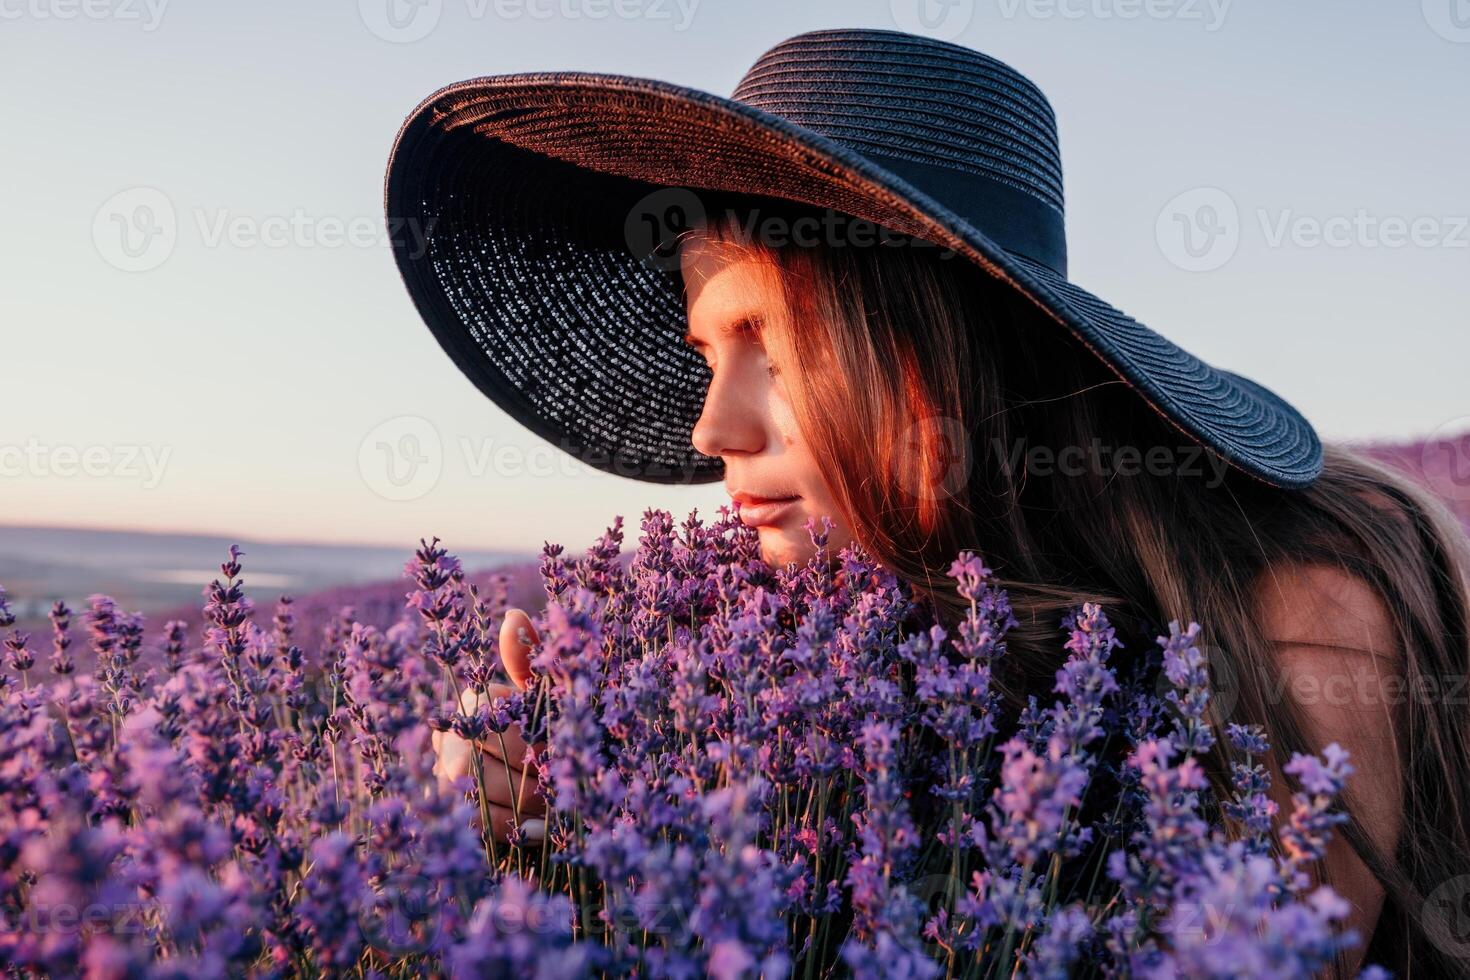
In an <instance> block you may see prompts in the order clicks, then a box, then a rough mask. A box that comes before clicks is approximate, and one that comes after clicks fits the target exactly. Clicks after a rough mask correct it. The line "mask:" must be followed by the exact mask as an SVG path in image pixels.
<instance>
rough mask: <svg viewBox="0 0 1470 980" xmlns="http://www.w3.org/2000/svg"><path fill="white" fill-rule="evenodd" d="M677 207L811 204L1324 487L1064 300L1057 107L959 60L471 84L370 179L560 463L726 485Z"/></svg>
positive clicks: (1247, 406)
mask: <svg viewBox="0 0 1470 980" xmlns="http://www.w3.org/2000/svg"><path fill="white" fill-rule="evenodd" d="M696 191H718V192H731V193H736V194H752V195H761V196H765V197H773V198H780V199H784V200H791V201H796V202H801V203H804V204H809V205H816V206H822V207H828V208H832V209H835V210H836V211H839V212H842V213H844V214H846V215H852V216H856V217H858V218H860V219H865V220H868V221H871V222H874V223H875V224H877V225H879V226H881V227H882V228H885V229H893V230H894V231H897V232H899V233H900V234H903V235H908V236H915V237H918V238H920V239H923V240H926V241H932V242H934V243H937V244H939V245H941V246H944V247H947V248H952V249H955V250H956V251H957V252H958V253H959V254H961V255H963V256H964V257H965V258H967V259H969V260H971V261H973V262H975V263H977V264H979V265H980V266H981V267H983V268H984V269H985V270H987V271H988V272H990V273H991V274H992V275H994V276H997V277H998V278H1000V279H1002V280H1004V281H1005V282H1007V283H1009V284H1010V285H1011V286H1013V287H1014V288H1016V289H1018V290H1020V291H1021V293H1022V294H1024V295H1025V296H1026V297H1028V298H1029V299H1031V300H1032V301H1033V302H1035V303H1036V304H1037V305H1038V306H1039V307H1041V308H1042V309H1043V310H1044V311H1045V312H1047V313H1049V314H1050V315H1051V317H1052V318H1053V319H1055V320H1056V321H1057V322H1058V323H1060V324H1061V325H1062V326H1064V327H1066V328H1067V329H1069V330H1070V331H1071V332H1072V333H1073V334H1075V335H1076V336H1077V338H1078V339H1080V340H1081V341H1082V342H1083V344H1085V345H1086V346H1087V347H1088V348H1089V349H1091V350H1092V351H1093V352H1094V353H1095V354H1097V355H1098V356H1099V357H1100V358H1102V360H1103V361H1104V362H1106V363H1107V364H1108V365H1109V366H1110V367H1111V368H1112V369H1113V371H1114V372H1116V373H1117V374H1118V375H1119V376H1120V377H1121V378H1122V379H1123V380H1124V381H1126V382H1127V383H1128V384H1129V385H1131V386H1132V387H1133V388H1134V389H1135V390H1137V391H1138V392H1139V394H1140V395H1141V396H1142V397H1143V398H1145V399H1146V400H1147V401H1148V402H1149V404H1151V405H1152V406H1153V407H1154V408H1155V409H1157V410H1158V411H1159V412H1160V413H1162V414H1163V415H1164V416H1165V417H1166V418H1168V419H1169V420H1170V421H1172V422H1173V423H1174V424H1175V425H1176V426H1177V427H1178V428H1179V429H1181V430H1182V431H1183V432H1184V433H1185V434H1186V435H1188V436H1189V437H1190V438H1191V439H1192V440H1195V441H1197V442H1200V443H1202V444H1204V445H1206V446H1208V447H1210V448H1212V449H1214V450H1215V451H1216V452H1218V453H1219V454H1220V455H1221V456H1223V457H1224V458H1225V459H1227V460H1229V461H1230V462H1231V463H1233V464H1234V465H1236V466H1237V467H1239V468H1240V469H1242V470H1244V471H1246V472H1248V473H1250V474H1252V475H1254V476H1256V477H1258V478H1260V479H1262V480H1265V481H1266V482H1268V483H1271V484H1274V485H1277V486H1283V487H1302V486H1305V485H1307V484H1309V483H1311V482H1312V481H1313V480H1314V479H1315V478H1316V477H1317V475H1318V474H1319V473H1320V472H1321V469H1322V447H1321V443H1320V442H1319V441H1318V438H1317V435H1316V433H1315V432H1314V431H1313V430H1312V426H1311V425H1310V424H1309V423H1308V422H1307V421H1306V420H1305V419H1304V418H1303V417H1302V416H1301V414H1300V413H1299V412H1297V411H1296V410H1295V409H1294V408H1293V407H1292V406H1291V405H1289V404H1287V403H1286V402H1285V401H1284V400H1282V399H1281V398H1280V397H1278V396H1277V395H1276V394H1275V393H1273V392H1271V391H1270V390H1268V389H1266V388H1264V387H1262V386H1261V385H1258V384H1256V383H1255V382H1252V381H1250V380H1249V379H1247V378H1244V377H1241V376H1239V375H1236V374H1233V373H1231V372H1229V371H1225V370H1221V369H1218V368H1215V367H1212V366H1211V365H1209V364H1206V363H1205V362H1203V361H1201V360H1200V359H1199V358H1197V357H1195V356H1193V355H1191V354H1189V353H1188V352H1186V351H1184V350H1181V349H1180V348H1179V347H1177V346H1176V345H1174V344H1173V343H1171V342H1169V341H1168V340H1166V339H1165V338H1164V337H1162V336H1160V335H1159V334H1157V333H1155V332H1154V331H1152V330H1150V329H1148V328H1147V327H1145V326H1143V325H1142V324H1140V323H1138V322H1137V321H1135V320H1133V319H1132V318H1131V317H1128V316H1127V315H1125V314H1124V313H1122V312H1120V311H1119V310H1117V309H1115V308H1114V307H1112V306H1110V305H1109V304H1107V303H1105V302H1103V301H1102V300H1101V299H1098V298H1097V297H1096V296H1093V295H1092V294H1091V293H1089V292H1087V291H1086V290H1083V289H1081V288H1079V287H1078V286H1076V285H1073V284H1072V283H1071V282H1069V281H1068V279H1067V245H1066V236H1065V231H1064V224H1063V199H1062V171H1061V158H1060V153H1059V150H1058V144H1057V135H1056V121H1055V117H1054V116H1053V113H1052V109H1051V106H1050V105H1049V104H1048V102H1047V100H1046V97H1045V96H1044V95H1042V93H1041V91H1040V89H1038V88H1037V87H1036V86H1035V85H1034V84H1032V83H1031V81H1029V80H1028V79H1027V78H1025V77H1024V76H1023V75H1021V74H1020V73H1019V72H1017V71H1015V70H1014V69H1012V68H1010V67H1008V66H1007V65H1004V64H1002V63H1001V62H999V61H997V60H995V59H994V58H991V57H989V56H987V55H984V54H981V53H979V52H977V51H973V50H970V49H968V48H965V47H961V46H959V45H955V44H951V43H948V42H944V41H937V40H933V39H930V38H925V37H920V36H916V35H912V34H905V33H901V32H897V31H884V30H825V31H813V32H809V33H805V34H799V35H797V36H795V37H792V38H789V39H787V40H786V41H783V42H781V43H780V44H778V45H777V46H775V47H774V48H772V49H771V50H769V51H767V52H766V53H765V54H764V55H762V56H761V57H760V59H759V60H758V61H756V63H755V65H754V66H753V67H752V68H751V69H750V71H748V72H747V73H746V75H745V77H744V78H743V79H742V80H741V82H740V84H739V85H738V86H737V88H736V90H735V93H734V95H733V96H732V97H731V98H728V99H727V98H722V97H719V96H716V95H711V94H709V93H706V92H701V91H699V90H697V89H691V88H686V87H682V86H678V85H672V84H669V83H666V82H661V81H657V80H653V79H643V78H632V77H627V76H621V75H606V74H588V73H581V72H547V73H534V74H515V75H491V76H487V77H483V78H475V79H470V80H468V81H464V82H459V83H457V84H454V85H450V86H448V87H446V88H443V89H441V90H439V91H438V92H436V93H434V94H433V95H431V96H430V97H429V98H428V99H426V100H425V101H424V102H422V103H421V104H420V105H419V106H418V107H417V108H416V109H415V110H414V111H413V113H412V114H411V115H410V116H409V118H408V119H407V121H406V122H405V123H404V124H403V127H402V129H401V130H400V131H399V133H398V138H397V140H396V142H395V144H394V146H393V151H392V155H391V157H390V159H389V163H388V170H387V176H386V178H385V181H384V197H385V206H386V210H387V218H388V227H389V230H390V231H394V229H398V231H395V232H394V233H393V234H392V236H391V237H392V238H393V248H394V255H395V257H396V259H397V262H398V267H399V270H400V271H401V272H402V274H403V279H404V282H405V283H406V285H407V287H408V291H409V293H410V295H411V296H412V297H413V301H414V303H415V305H416V306H417V307H418V310H419V313H420V314H421V315H422V316H423V318H424V320H425V321H426V322H427V323H428V325H429V327H430V328H431V329H432V330H433V333H434V336H435V337H437V338H438V340H439V343H440V344H441V345H442V346H443V347H444V349H445V350H446V351H448V353H449V354H450V356H451V357H452V358H453V359H454V362H455V363H456V364H457V365H459V368H460V370H462V371H463V372H464V373H465V374H466V375H467V376H468V377H469V378H470V379H471V380H472V381H473V382H474V383H475V384H476V385H477V386H478V387H479V388H480V390H481V391H483V392H484V393H485V394H486V395H488V396H489V397H490V398H491V399H493V400H494V401H495V402H496V403H497V404H498V405H500V406H501V407H502V408H503V409H504V410H505V411H507V412H509V413H510V415H511V416H513V417H514V418H515V419H517V420H518V421H519V422H520V423H522V424H523V425H525V426H527V427H528V428H530V429H531V430H532V431H534V432H536V433H537V434H538V435H540V436H542V437H543V438H546V439H548V440H550V441H551V442H553V443H555V444H556V445H557V446H559V447H560V448H562V449H564V450H566V451H567V452H569V453H571V454H572V455H573V456H575V457H577V458H578V459H581V460H583V461H584V462H586V463H588V464H589V465H592V466H595V467H597V468H599V469H602V470H606V471H608V472H612V473H619V474H622V475H624V476H629V477H632V478H635V479H639V480H645V481H648V482H656V483H676V482H688V483H704V482H710V481H714V480H718V479H720V478H721V475H722V473H723V463H722V461H721V460H720V459H719V458H717V457H711V456H704V455H702V454H700V453H698V452H696V451H695V449H694V448H693V446H692V445H691V444H690V433H691V430H692V428H693V426H694V423H695V422H696V421H697V420H698V418H699V414H700V410H701V407H702V405H703V400H704V393H705V390H706V388H707V386H708V383H709V371H708V368H707V367H706V366H705V364H704V362H703V360H702V359H701V358H700V357H699V356H698V355H697V354H695V352H694V351H693V350H692V349H691V348H689V347H688V346H687V345H686V344H685V343H684V342H683V339H682V338H683V336H684V333H685V331H686V329H687V325H686V322H685V309H684V302H683V295H682V283H681V278H680V274H679V270H678V267H677V264H676V263H672V262H670V261H669V251H668V248H667V245H668V241H669V238H670V236H671V234H674V233H677V232H678V231H680V230H682V229H683V228H686V227H688V226H689V224H691V223H692V222H694V221H695V217H696V216H695V215H692V214H691V212H693V211H697V209H698V208H699V207H700V206H701V204H700V201H701V198H700V196H699V195H698V194H696V193H695V192H696ZM405 227H406V228H410V229H413V233H412V234H405V233H403V229H404V228H405Z"/></svg>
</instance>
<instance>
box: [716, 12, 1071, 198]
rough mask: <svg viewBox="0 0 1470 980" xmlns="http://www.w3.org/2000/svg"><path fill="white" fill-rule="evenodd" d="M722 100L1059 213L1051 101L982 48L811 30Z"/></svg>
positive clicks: (773, 52)
mask: <svg viewBox="0 0 1470 980" xmlns="http://www.w3.org/2000/svg"><path fill="white" fill-rule="evenodd" d="M731 97H732V98H733V99H735V100H736V101H739V102H743V103H745V104H746V105H750V106H753V107H755V108H757V109H760V110H762V111H764V112H768V113H771V114H772V115H777V116H781V117H782V118H784V119H787V120H789V121H790V122H793V123H796V124H797V125H800V126H803V127H805V128H807V129H810V130H813V131H814V132H817V133H820V134H822V135H823V136H825V137H827V138H828V139H831V140H832V141H834V142H836V143H840V144H842V145H844V146H846V147H848V148H850V149H853V150H856V151H857V152H859V153H862V154H863V155H864V156H868V157H871V158H874V159H876V160H879V161H880V162H887V161H907V162H910V163H917V164H920V165H924V166H930V167H933V166H937V167H941V168H945V169H948V170H952V171H954V172H956V173H957V174H967V175H971V176H973V177H976V178H985V179H988V180H993V181H999V182H1000V183H1002V184H1007V185H1009V186H1011V187H1014V188H1016V189H1017V190H1018V191H1021V192H1022V193H1024V194H1026V195H1028V196H1029V197H1031V198H1034V199H1035V200H1036V201H1037V202H1040V203H1041V204H1043V205H1045V206H1046V207H1047V208H1050V209H1052V210H1054V211H1055V212H1056V214H1057V215H1058V216H1060V215H1061V214H1062V213H1063V211H1064V199H1063V193H1062V165H1061V152H1060V148H1059V145H1058V142H1057V127H1056V116H1055V114H1054V113H1053V111H1052V108H1051V104H1050V103H1049V102H1048V101H1047V99H1046V96H1045V95H1043V94H1042V92H1041V89H1039V88H1037V86H1036V85H1035V84H1034V83H1033V82H1032V81H1031V80H1030V79H1028V78H1027V77H1026V76H1025V75H1022V74H1021V73H1020V72H1018V71H1016V70H1015V69H1014V68H1012V67H1010V66H1009V65H1007V64H1005V63H1004V62H1001V61H998V60H996V59H995V58H992V57H990V56H989V55H986V54H982V53H981V52H979V51H975V50H972V49H970V48H966V47H963V46H961V45H958V44H952V43H949V42H947V41H940V40H936V39H934V38H927V37H922V36H920V35H916V34H907V33H903V32H900V31H885V30H874V29H843V30H823V31H810V32H807V33H805V34H798V35H796V36H794V37H791V38H787V39H786V40H785V41H782V42H781V43H780V44H777V45H776V46H775V47H773V48H771V49H770V50H769V51H767V52H766V53H765V54H763V55H761V56H760V58H758V59H757V60H756V62H755V64H754V65H752V66H751V68H750V70H749V71H747V72H746V73H745V76H744V77H743V78H742V79H741V80H740V84H739V85H737V86H736V88H735V91H734V93H733V95H732V96H731Z"/></svg>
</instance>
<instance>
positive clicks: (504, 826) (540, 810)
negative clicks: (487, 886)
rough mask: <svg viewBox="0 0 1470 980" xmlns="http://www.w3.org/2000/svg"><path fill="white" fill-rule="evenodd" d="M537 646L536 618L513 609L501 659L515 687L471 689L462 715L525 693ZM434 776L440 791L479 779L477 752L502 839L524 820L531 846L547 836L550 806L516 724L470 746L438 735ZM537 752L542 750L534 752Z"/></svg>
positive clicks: (503, 628)
mask: <svg viewBox="0 0 1470 980" xmlns="http://www.w3.org/2000/svg"><path fill="white" fill-rule="evenodd" d="M536 643H537V636H536V630H535V628H534V627H533V626H532V625H531V619H530V617H528V616H527V615H526V614H525V613H524V612H522V611H521V610H519V609H509V610H507V611H506V614H505V621H504V622H503V623H502V624H501V626H500V660H501V663H502V664H504V665H505V672H506V673H507V674H508V675H510V679H511V682H512V683H513V684H514V685H515V687H507V686H506V685H504V684H492V685H490V687H489V689H488V690H486V691H485V692H484V694H477V692H475V691H473V690H467V691H465V692H464V694H463V696H462V697H461V698H460V710H461V711H462V712H464V713H465V714H473V713H474V712H475V710H476V709H478V708H479V706H480V705H482V704H490V703H493V702H494V700H495V699H496V698H499V697H507V696H509V695H512V694H514V693H516V690H517V689H520V690H525V689H526V684H527V683H528V682H529V680H530V677H531V651H532V649H533V648H534V647H535V645H536ZM432 741H433V745H434V752H435V753H436V755H437V756H438V758H437V760H436V761H435V763H434V775H435V776H437V777H438V778H439V784H440V785H441V786H447V785H449V784H451V783H453V782H454V781H455V780H457V779H461V778H463V777H465V776H470V777H473V776H474V774H475V770H474V760H475V756H476V754H477V753H478V755H479V759H480V765H481V768H482V769H483V770H484V774H485V799H486V801H487V802H488V805H489V810H490V826H491V827H492V829H493V831H494V834H495V838H496V839H497V840H501V841H503V840H506V839H507V837H508V836H509V834H510V831H511V830H512V829H514V828H515V826H516V824H517V819H516V818H517V816H519V818H520V820H519V823H520V827H521V831H522V833H523V834H524V835H525V837H526V839H527V840H528V841H529V842H532V843H534V842H537V841H540V840H541V839H543V838H544V837H545V836H546V821H545V820H544V819H542V818H544V817H545V815H546V801H545V800H544V799H543V798H542V796H541V793H540V792H539V789H538V786H537V782H536V772H535V766H534V765H531V764H529V763H528V762H527V760H526V743H525V741H523V740H522V739H521V734H520V731H519V730H518V729H517V728H516V726H514V725H512V726H511V727H510V728H507V729H506V730H505V731H504V732H503V733H501V734H500V735H495V734H490V735H488V736H486V737H485V738H483V739H481V740H480V741H478V742H477V743H476V744H475V745H473V746H472V745H471V744H470V743H469V742H468V741H466V740H465V739H463V738H461V737H460V736H458V735H456V734H455V733H454V732H453V731H447V732H434V733H433V735H432ZM534 748H535V749H536V750H537V751H538V752H539V751H540V749H541V746H540V745H538V746H535V747H534Z"/></svg>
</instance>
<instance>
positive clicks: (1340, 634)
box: [1255, 562, 1398, 659]
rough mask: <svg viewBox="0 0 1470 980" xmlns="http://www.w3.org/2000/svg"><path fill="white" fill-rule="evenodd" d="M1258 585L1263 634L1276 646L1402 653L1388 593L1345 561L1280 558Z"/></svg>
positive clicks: (1386, 655)
mask: <svg viewBox="0 0 1470 980" xmlns="http://www.w3.org/2000/svg"><path fill="white" fill-rule="evenodd" d="M1255 590H1256V595H1255V600H1256V601H1255V608H1256V609H1257V611H1258V615H1259V617H1260V624H1261V629H1262V633H1263V635H1264V636H1265V638H1266V639H1267V640H1268V641H1269V642H1271V643H1272V644H1274V645H1277V646H1283V647H1292V648H1317V649H1322V650H1324V651H1326V650H1336V651H1340V652H1344V653H1351V652H1356V653H1362V654H1369V655H1372V656H1375V657H1382V658H1386V659H1395V658H1397V656H1398V641H1397V639H1396V637H1395V634H1394V629H1393V622H1392V617H1391V616H1390V614H1389V609H1388V604H1387V602H1386V601H1385V600H1384V597H1383V596H1382V595H1380V594H1379V592H1378V590H1377V589H1375V588H1374V587H1373V586H1372V585H1371V584H1369V583H1368V582H1367V581H1366V580H1364V579H1363V578H1362V577H1361V576H1358V575H1354V574H1353V573H1352V572H1349V571H1348V570H1347V569H1345V568H1342V567H1341V566H1337V565H1330V564H1325V563H1297V562H1278V563H1276V564H1273V565H1271V566H1269V567H1267V568H1266V569H1265V570H1264V571H1263V572H1262V573H1261V574H1260V575H1259V576H1258V577H1257V579H1256V583H1255Z"/></svg>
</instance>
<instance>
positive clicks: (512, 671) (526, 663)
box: [500, 609, 540, 691]
mask: <svg viewBox="0 0 1470 980" xmlns="http://www.w3.org/2000/svg"><path fill="white" fill-rule="evenodd" d="M538 642H540V638H539V637H538V636H537V635H536V628H535V627H534V626H532V625H531V617H529V616H527V615H526V614H525V613H524V612H523V611H521V610H520V609H507V610H506V612H505V621H504V622H503V623H501V624H500V662H501V663H502V664H504V665H505V672H506V674H507V675H508V676H509V677H510V680H511V683H512V684H514V685H515V686H516V687H518V688H520V689H521V690H523V691H524V690H525V689H526V685H527V684H528V683H530V680H531V654H532V652H533V651H534V649H535V647H536V644H537V643H538Z"/></svg>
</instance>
